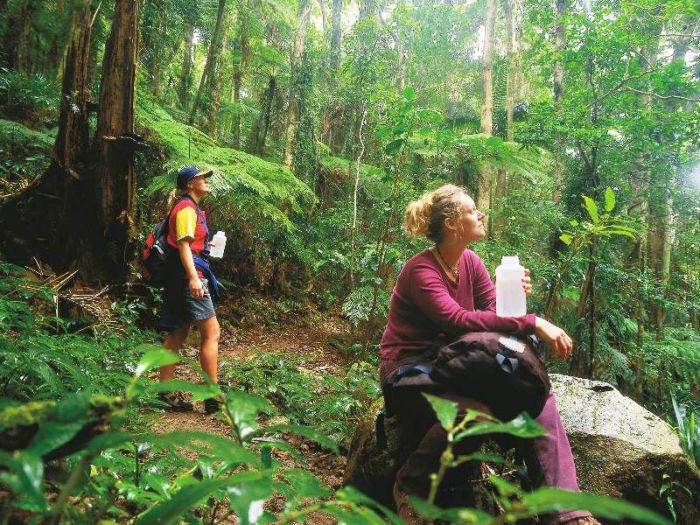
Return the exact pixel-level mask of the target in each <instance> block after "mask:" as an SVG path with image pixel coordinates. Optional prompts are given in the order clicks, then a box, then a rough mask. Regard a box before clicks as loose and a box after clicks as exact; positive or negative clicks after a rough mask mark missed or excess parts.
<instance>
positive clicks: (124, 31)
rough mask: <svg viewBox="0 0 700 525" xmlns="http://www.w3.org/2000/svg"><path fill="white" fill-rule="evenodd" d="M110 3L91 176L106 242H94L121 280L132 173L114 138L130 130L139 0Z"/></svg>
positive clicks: (108, 269)
mask: <svg viewBox="0 0 700 525" xmlns="http://www.w3.org/2000/svg"><path fill="white" fill-rule="evenodd" d="M114 9H115V12H114V19H113V21H112V29H111V32H110V35H109V39H108V40H107V44H106V46H105V56H104V61H103V63H102V82H101V89H100V110H99V113H98V116H97V133H96V140H95V144H94V149H95V154H96V156H97V162H98V164H97V180H96V181H95V182H96V186H97V190H98V195H99V201H98V202H99V207H100V214H99V220H98V225H99V227H100V230H101V231H102V232H104V244H103V246H102V247H100V246H98V248H102V253H103V254H104V256H105V261H104V262H105V268H104V269H105V273H106V275H107V277H109V278H111V279H115V280H123V279H125V278H126V270H127V263H128V261H129V259H130V255H131V253H130V250H129V245H130V240H131V234H132V231H131V230H132V228H131V226H132V211H133V208H134V203H135V196H136V179H135V177H134V166H133V158H132V157H133V150H130V148H129V147H128V146H126V144H128V142H127V143H125V142H123V141H122V140H116V141H115V140H113V138H114V137H119V136H120V135H123V134H125V133H132V134H133V131H134V100H135V94H136V64H137V53H138V34H139V30H138V28H139V25H138V21H139V0H117V2H116V5H115V8H114ZM125 146H126V147H125Z"/></svg>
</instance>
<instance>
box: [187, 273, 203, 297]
mask: <svg viewBox="0 0 700 525" xmlns="http://www.w3.org/2000/svg"><path fill="white" fill-rule="evenodd" d="M187 286H188V287H189V289H190V295H191V296H192V298H193V299H203V298H204V286H202V281H201V280H200V279H199V277H192V278H190V279H188V280H187Z"/></svg>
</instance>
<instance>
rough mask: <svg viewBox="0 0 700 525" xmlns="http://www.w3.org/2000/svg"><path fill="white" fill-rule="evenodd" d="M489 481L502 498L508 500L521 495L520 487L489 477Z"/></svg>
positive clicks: (499, 478) (501, 479)
mask: <svg viewBox="0 0 700 525" xmlns="http://www.w3.org/2000/svg"><path fill="white" fill-rule="evenodd" d="M489 481H490V482H491V484H492V485H493V486H494V487H496V490H497V491H498V493H499V494H500V495H501V496H503V497H504V498H507V499H510V498H512V497H514V496H520V495H522V493H523V491H522V489H521V488H520V487H518V486H517V485H515V484H514V483H511V482H510V481H507V480H505V479H503V478H501V477H498V476H489Z"/></svg>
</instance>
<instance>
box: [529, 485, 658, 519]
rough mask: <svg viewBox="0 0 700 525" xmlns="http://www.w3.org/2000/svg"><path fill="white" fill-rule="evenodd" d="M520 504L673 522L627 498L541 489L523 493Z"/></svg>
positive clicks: (541, 510) (547, 509) (535, 510)
mask: <svg viewBox="0 0 700 525" xmlns="http://www.w3.org/2000/svg"><path fill="white" fill-rule="evenodd" d="M522 503H523V504H525V505H527V507H528V508H529V509H530V510H531V511H532V512H533V513H537V514H539V513H545V512H556V511H559V510H565V509H582V510H588V511H590V512H591V513H593V514H594V515H595V516H596V517H598V518H606V519H612V520H621V519H628V520H633V521H634V522H635V523H644V524H648V525H672V524H671V522H670V521H669V520H668V519H666V518H664V517H662V516H659V515H658V514H657V513H655V512H653V511H651V510H649V509H645V508H644V507H640V506H638V505H635V504H633V503H629V502H627V501H623V500H619V499H615V498H611V497H609V496H600V495H597V494H587V493H585V492H569V491H566V490H561V489H553V488H541V489H537V490H535V491H534V492H531V493H529V494H526V495H525V496H524V497H523V499H522Z"/></svg>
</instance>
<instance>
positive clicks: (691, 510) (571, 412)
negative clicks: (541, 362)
mask: <svg viewBox="0 0 700 525" xmlns="http://www.w3.org/2000/svg"><path fill="white" fill-rule="evenodd" d="M550 379H551V381H552V388H553V390H554V392H555V394H556V396H557V404H558V406H559V411H560V413H561V416H562V420H563V422H564V427H565V428H566V430H567V434H568V435H569V439H570V441H571V447H572V450H573V453H574V457H575V459H576V466H577V471H578V477H579V484H580V486H581V490H585V491H588V492H594V493H598V494H607V495H610V496H615V497H619V498H623V499H625V500H627V501H632V502H634V503H637V504H640V505H643V506H645V507H648V508H651V509H653V510H655V511H657V512H659V513H661V514H665V515H667V516H668V515H669V512H668V507H667V505H668V504H667V501H666V498H665V496H664V497H661V496H659V489H660V488H661V485H662V483H663V482H664V476H665V475H667V476H670V480H671V481H672V482H674V484H673V485H672V489H671V494H670V495H671V498H672V500H673V504H674V508H675V510H676V513H677V523H679V524H684V525H685V524H687V525H695V524H700V499H699V498H700V471H698V469H697V468H696V467H695V466H694V465H693V464H692V463H691V462H690V460H689V458H688V456H687V455H685V454H684V453H683V451H682V450H681V448H680V445H679V442H678V437H677V435H676V432H675V431H674V430H673V429H672V428H671V427H670V426H669V425H668V424H667V423H665V422H664V421H662V420H661V419H659V418H658V417H657V416H655V415H654V414H652V413H651V412H649V411H647V410H646V409H644V408H643V407H641V406H640V405H638V404H637V403H636V402H634V401H633V400H631V399H629V398H627V397H625V396H623V395H622V394H620V392H619V391H617V390H616V389H615V388H614V387H613V386H611V385H609V384H608V383H603V382H600V381H590V380H586V379H580V378H575V377H569V376H563V375H557V374H552V375H551V376H550ZM383 408H384V407H383V402H382V400H378V401H377V402H375V403H374V404H373V405H372V406H371V407H370V409H369V410H368V411H367V413H366V414H365V416H364V417H363V418H362V420H361V421H360V423H359V424H358V427H357V430H356V431H355V435H354V437H353V440H352V444H351V446H350V454H349V459H348V463H347V466H346V469H345V475H344V483H345V484H347V485H353V486H355V487H357V488H358V489H360V490H362V491H363V492H365V493H366V494H368V495H370V496H372V497H374V498H375V499H377V500H378V501H381V502H384V503H389V504H390V503H391V488H392V485H393V482H394V477H395V475H396V471H397V470H398V468H399V466H400V465H401V464H402V463H403V461H404V460H405V458H406V453H407V452H406V450H405V449H404V448H403V447H402V439H401V435H400V433H399V432H398V431H397V429H396V428H395V426H394V424H393V421H392V419H391V418H383V417H378V416H379V415H380V414H381V413H382V411H383ZM686 489H687V490H686ZM476 499H477V500H482V498H481V497H478V496H477V497H476Z"/></svg>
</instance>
